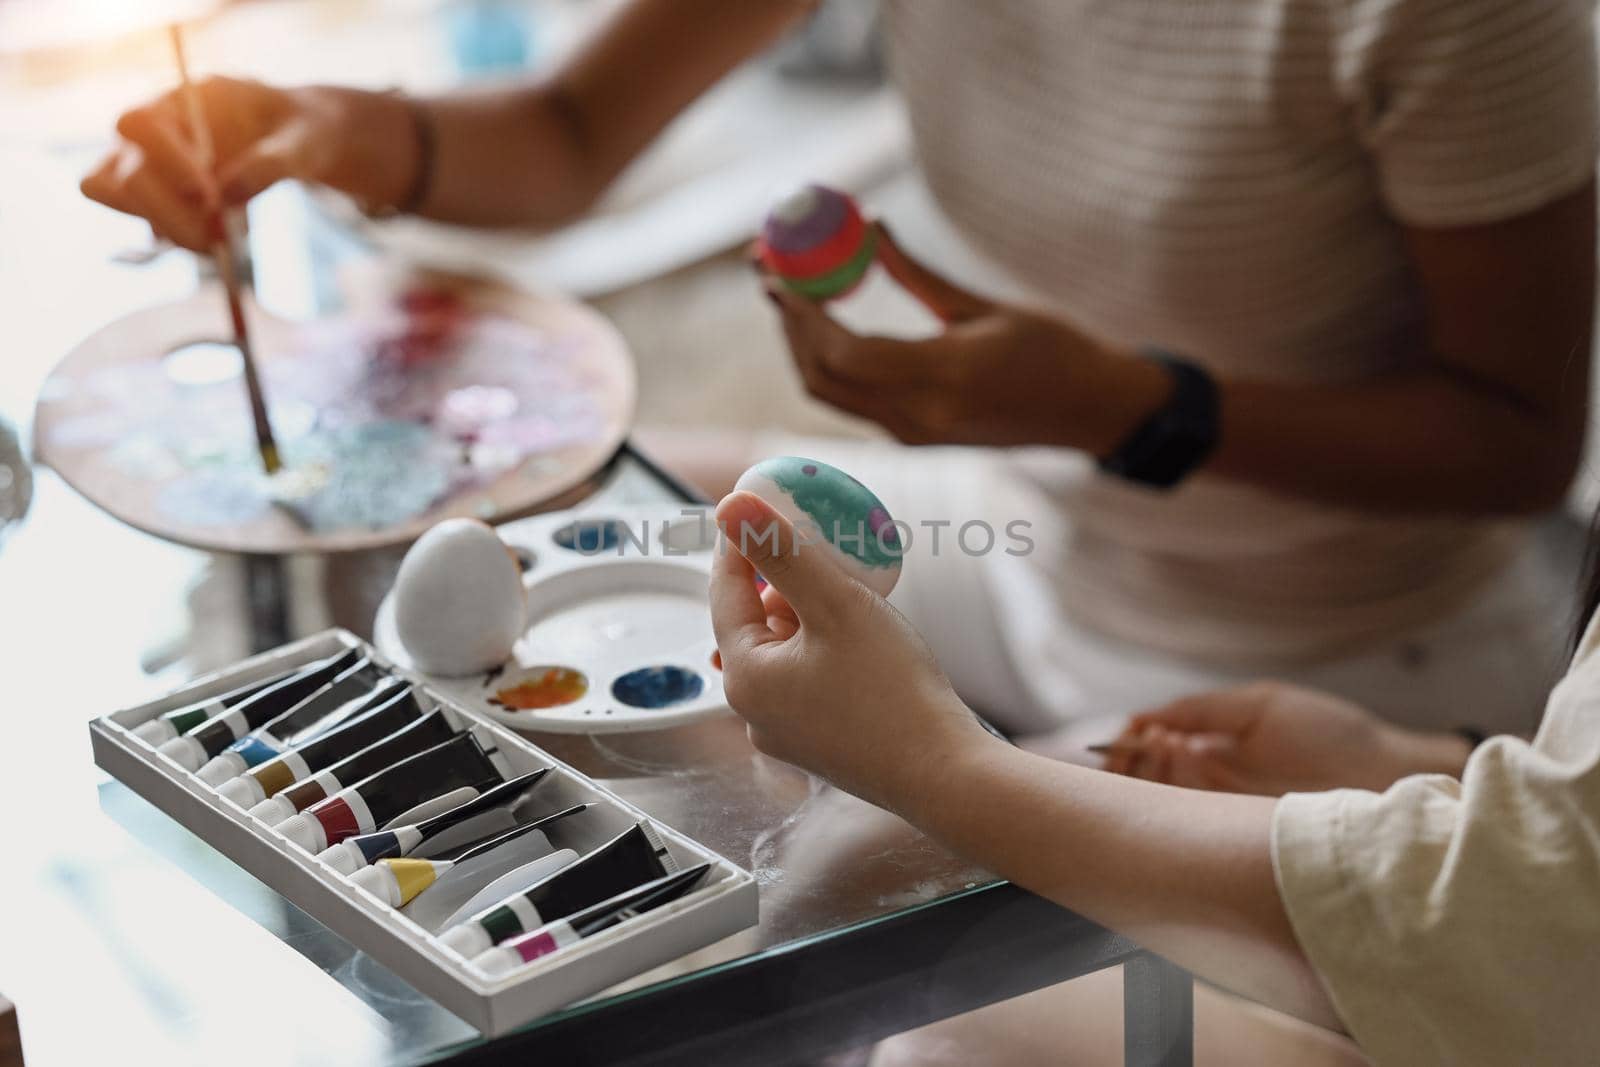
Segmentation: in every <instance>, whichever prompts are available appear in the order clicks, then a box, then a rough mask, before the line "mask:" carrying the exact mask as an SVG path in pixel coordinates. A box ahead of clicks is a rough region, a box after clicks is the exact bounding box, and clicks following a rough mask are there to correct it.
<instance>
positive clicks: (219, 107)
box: [81, 78, 416, 251]
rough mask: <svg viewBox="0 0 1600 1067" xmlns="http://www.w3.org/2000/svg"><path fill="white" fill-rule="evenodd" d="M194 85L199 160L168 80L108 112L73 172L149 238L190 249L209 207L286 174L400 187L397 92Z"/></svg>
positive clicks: (403, 120)
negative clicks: (205, 147) (147, 96)
mask: <svg viewBox="0 0 1600 1067" xmlns="http://www.w3.org/2000/svg"><path fill="white" fill-rule="evenodd" d="M195 91H196V92H198V93H199V95H200V111H201V114H202V115H203V116H204V118H205V122H206V124H207V126H208V127H209V128H210V132H211V139H212V144H213V148H214V151H215V157H216V158H215V160H214V161H213V164H212V166H211V167H210V168H209V169H207V168H206V167H204V166H203V165H202V160H201V158H200V156H199V154H198V150H197V148H196V142H195V136H194V131H193V130H192V129H191V128H190V124H189V111H188V107H187V105H186V101H185V99H184V96H183V90H181V89H174V90H173V91H171V92H168V93H166V94H165V95H163V96H160V97H158V98H157V99H155V100H153V101H151V102H150V103H148V104H145V105H143V106H142V107H137V108H134V109H133V110H132V111H129V112H127V113H126V114H124V115H123V116H122V117H121V118H120V119H119V120H118V121H117V133H118V134H119V135H120V139H119V141H118V143H117V145H116V147H114V148H113V149H112V150H111V152H110V153H109V154H108V155H107V156H106V157H105V158H104V159H103V160H101V161H100V163H99V164H98V165H97V166H96V167H95V169H94V170H93V171H91V172H90V173H89V175H88V176H87V177H85V178H84V179H83V182H82V185H81V188H82V189H83V192H84V194H85V195H86V196H88V197H90V198H91V199H94V200H98V201H100V202H101V203H102V204H105V205H107V206H108V207H113V208H116V209H117V210H118V211H125V212H127V213H129V214H131V215H138V216H141V217H142V218H145V219H147V220H149V222H150V226H151V228H152V229H153V230H154V231H155V232H156V235H157V236H158V237H163V238H166V239H167V240H170V241H172V242H174V243H176V244H180V245H182V246H184V247H185V248H190V249H193V250H195V251H203V250H205V249H206V248H207V247H208V246H209V245H210V244H211V243H212V240H213V238H214V232H215V231H214V223H213V221H212V220H213V219H214V218H215V217H216V214H217V211H218V209H219V208H229V207H237V206H239V205H241V204H243V203H245V201H247V200H249V199H250V198H251V197H253V196H255V195H256V194H257V193H259V192H261V191H262V190H264V189H266V188H267V187H268V186H270V185H273V184H274V183H276V182H278V181H281V180H283V179H285V178H297V179H300V180H303V181H312V182H320V183H322V184H326V185H330V186H333V187H334V188H337V189H341V190H343V191H344V192H347V193H350V194H351V195H352V196H355V197H357V198H358V199H361V200H365V201H368V202H370V203H374V204H386V203H394V202H395V201H397V200H398V199H399V198H401V197H403V196H404V195H405V192H406V188H407V183H408V182H409V181H410V179H411V175H412V172H413V168H414V166H415V162H416V161H415V159H414V155H415V153H416V145H415V144H414V143H413V142H414V140H415V131H414V129H413V127H412V125H411V120H410V116H409V114H408V113H407V111H406V106H405V104H404V103H402V102H401V101H399V100H397V99H394V98H392V97H389V96H385V95H383V94H377V93H364V92H358V91H355V90H346V89H323V88H302V89H279V88H274V87H273V86H270V85H263V84H261V83H260V82H253V81H240V80H237V79H234V78H206V79H204V80H203V81H200V82H198V83H197V84H196V86H195Z"/></svg>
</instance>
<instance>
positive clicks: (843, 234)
mask: <svg viewBox="0 0 1600 1067" xmlns="http://www.w3.org/2000/svg"><path fill="white" fill-rule="evenodd" d="M877 243H878V242H877V231H876V230H874V229H873V228H872V227H871V226H868V225H867V223H866V220H865V219H863V218H862V217H861V211H860V209H859V208H857V207H856V202H855V201H854V200H852V199H850V197H849V196H847V195H846V194H844V193H841V192H839V191H838V190H836V189H829V188H828V187H827V186H825V185H806V186H802V187H801V188H799V189H797V190H795V191H794V192H792V193H790V194H789V195H788V196H786V197H784V198H783V199H782V200H780V201H778V203H777V205H776V206H774V207H773V209H772V212H771V213H770V214H769V215H767V221H766V223H765V224H764V225H763V226H762V227H761V239H760V240H759V241H758V242H757V253H758V254H759V255H760V257H761V261H762V263H764V264H766V266H767V269H768V270H770V271H772V273H774V274H776V275H777V276H778V277H779V278H780V279H782V281H783V283H784V284H785V285H786V286H788V287H789V288H790V289H793V290H794V291H795V292H797V293H799V294H801V295H802V296H808V297H810V298H811V299H813V300H833V299H836V298H838V297H841V296H844V295H845V294H846V293H848V292H850V290H852V289H854V288H855V287H856V286H857V285H859V284H860V283H861V279H862V278H864V277H866V274H867V268H868V267H870V266H872V258H873V256H874V255H876V253H877Z"/></svg>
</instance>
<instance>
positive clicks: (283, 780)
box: [217, 683, 450, 822]
mask: <svg viewBox="0 0 1600 1067" xmlns="http://www.w3.org/2000/svg"><path fill="white" fill-rule="evenodd" d="M420 718H422V705H420V704H418V703H417V698H416V696H415V695H413V694H412V692H411V688H410V686H407V685H405V684H404V683H402V684H401V685H400V686H399V687H398V688H386V689H382V690H380V691H379V692H378V693H377V694H376V695H375V697H374V699H373V701H371V702H367V703H366V706H364V707H363V708H362V709H360V710H358V711H357V712H356V713H355V714H354V715H352V716H350V717H349V718H348V719H345V720H344V721H342V722H340V723H339V724H338V725H337V726H334V727H332V728H330V729H329V730H327V731H326V732H325V733H319V734H315V735H313V736H312V737H311V738H310V740H307V741H302V742H300V743H299V744H296V745H291V746H290V747H288V748H286V749H284V750H283V751H282V752H280V753H278V754H277V755H276V756H274V757H272V758H271V759H269V760H267V761H266V762H265V763H262V764H261V765H259V766H257V767H252V768H250V769H249V770H248V771H246V772H244V773H243V774H241V775H239V776H238V777H237V778H234V779H232V780H230V781H226V782H223V783H222V784H221V785H219V786H217V792H218V793H220V794H221V795H222V797H223V798H224V799H225V800H231V801H233V802H234V803H235V804H237V805H239V806H240V807H241V808H245V809H246V810H248V809H249V808H250V807H251V806H252V805H255V804H259V803H261V802H262V801H264V800H266V799H268V798H270V797H273V796H276V795H277V794H278V793H280V792H282V791H283V790H285V789H288V788H289V787H290V786H292V785H294V784H295V783H296V782H300V781H304V780H305V779H307V778H310V777H311V776H312V775H314V774H316V773H317V772H319V771H323V770H327V769H329V768H331V767H332V766H333V765H334V764H335V763H338V762H339V761H340V760H343V759H347V758H349V757H351V756H354V755H355V754H356V753H358V752H360V751H361V750H362V749H364V748H367V747H368V746H371V745H375V744H377V743H378V742H380V741H382V740H383V739H384V738H386V737H389V736H390V735H391V734H393V733H395V732H396V731H397V730H400V729H403V728H404V727H406V726H408V725H410V724H411V723H413V722H416V721H417V720H418V719H420ZM443 730H444V732H443V733H442V734H441V735H440V736H439V737H438V738H437V740H435V741H433V742H431V744H437V743H438V742H439V741H443V740H445V739H446V738H447V737H449V736H450V732H449V727H448V725H446V726H445V727H444V728H443ZM427 747H430V746H429V745H424V746H423V748H427ZM421 751H422V749H421V748H419V749H416V752H421ZM360 777H365V775H362V776H360ZM351 781H355V779H351ZM331 792H338V789H334V790H331ZM317 799H318V800H321V799H322V798H321V797H318V798H317ZM309 804H310V802H308V804H307V806H309ZM293 814H294V811H293V810H285V811H284V812H283V819H287V818H288V817H289V816H291V815H293ZM283 819H278V820H277V821H278V822H282V821H283ZM263 821H265V820H263Z"/></svg>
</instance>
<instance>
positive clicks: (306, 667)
mask: <svg viewBox="0 0 1600 1067" xmlns="http://www.w3.org/2000/svg"><path fill="white" fill-rule="evenodd" d="M348 654H349V651H348V650H346V651H345V652H338V653H335V654H334V655H332V656H329V657H327V658H326V659H319V660H317V661H316V662H315V663H303V664H301V665H300V666H298V667H291V668H289V669H288V670H285V671H278V672H277V673H276V674H271V675H268V676H267V677H265V678H262V679H260V680H259V681H255V682H250V683H249V684H248V685H241V686H239V687H238V688H236V689H230V690H228V691H227V692H226V693H223V694H221V695H219V696H214V697H206V698H205V699H204V700H197V701H195V702H194V703H193V704H185V705H184V706H183V707H181V708H174V709H173V710H171V711H166V712H162V713H161V714H160V715H157V716H156V717H155V718H153V719H151V720H150V721H149V722H144V723H140V724H139V725H138V726H136V727H134V729H133V736H134V737H137V738H138V739H139V740H141V741H143V742H144V743H145V744H147V745H149V746H151V747H152V748H159V747H160V746H161V745H162V744H164V743H166V742H168V741H171V740H172V739H173V738H175V737H179V736H181V735H183V734H186V733H188V732H189V731H190V730H193V729H194V728H195V727H196V726H199V725H200V724H201V723H203V722H205V721H206V720H207V719H214V718H216V717H217V716H218V715H222V714H225V713H226V712H228V711H231V710H232V709H234V708H236V707H238V706H239V705H240V704H243V703H244V702H245V701H247V700H250V699H251V698H253V697H255V696H257V695H259V694H260V693H262V692H265V691H266V690H268V689H271V688H272V687H273V686H275V685H278V684H279V683H281V682H286V681H288V680H289V679H290V678H294V677H296V676H297V675H301V674H310V673H312V672H313V671H317V670H320V669H321V668H323V667H326V666H327V665H328V664H330V663H332V662H333V661H334V660H336V659H338V658H339V657H340V656H345V655H348Z"/></svg>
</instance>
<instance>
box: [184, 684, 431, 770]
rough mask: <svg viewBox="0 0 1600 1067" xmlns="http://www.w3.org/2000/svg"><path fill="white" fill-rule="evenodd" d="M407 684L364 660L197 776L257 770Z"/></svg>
mask: <svg viewBox="0 0 1600 1067" xmlns="http://www.w3.org/2000/svg"><path fill="white" fill-rule="evenodd" d="M403 684H404V683H403V682H401V681H400V679H398V678H392V677H390V676H389V675H387V674H385V673H384V672H383V669H382V668H381V667H379V666H378V665H377V664H375V663H373V662H371V661H370V660H362V661H361V662H360V663H358V664H357V665H356V666H354V667H351V668H350V669H349V670H348V671H345V672H344V673H343V674H341V675H339V677H337V678H335V679H334V680H333V681H331V682H329V683H328V684H327V685H325V686H323V687H322V688H321V689H318V690H317V691H316V692H315V693H312V694H311V695H310V696H308V697H306V698H305V699H304V700H302V701H301V702H300V703H298V704H296V705H295V706H294V707H292V708H290V709H289V710H288V711H286V712H284V713H283V714H282V715H279V716H277V717H276V718H274V719H272V720H271V721H269V722H267V723H266V724H265V725H263V726H261V727H259V728H257V729H255V730H251V731H250V732H249V733H247V734H245V735H244V736H243V737H241V738H239V740H237V741H235V742H234V743H233V744H231V745H229V746H228V747H227V748H225V749H223V750H222V751H221V752H219V753H217V754H216V755H215V756H212V757H211V759H210V760H208V761H207V762H206V763H205V764H203V765H202V766H201V767H200V769H199V770H198V771H195V772H194V774H195V777H196V778H198V779H200V780H201V781H202V782H204V783H206V784H207V785H221V784H222V783H223V782H226V781H227V780H228V779H230V778H237V777H238V776H239V775H241V774H243V773H244V772H245V771H247V770H249V769H250V768H251V767H255V766H258V765H260V764H262V763H265V762H266V761H267V760H269V759H271V758H272V757H274V756H276V755H278V754H279V753H280V752H282V751H283V750H284V749H286V748H291V747H293V746H294V745H297V744H299V743H300V742H302V741H308V740H310V739H311V738H313V737H315V736H316V735H317V734H320V733H323V732H324V731H326V730H329V729H331V728H333V727H334V726H337V725H338V724H339V723H341V722H343V721H344V720H346V719H348V718H350V717H351V716H352V715H356V714H358V713H360V712H363V711H366V710H367V709H369V708H373V707H376V706H377V705H378V704H379V703H381V702H382V701H383V700H385V699H386V698H387V697H389V696H392V695H393V691H394V689H395V687H396V686H400V685H403Z"/></svg>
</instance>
